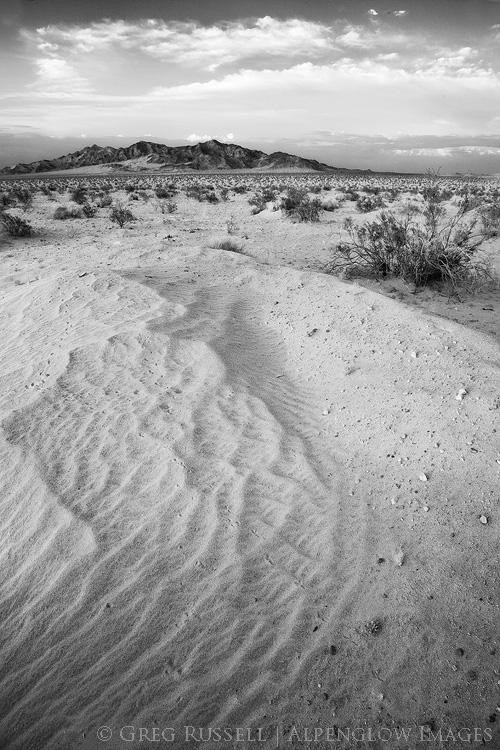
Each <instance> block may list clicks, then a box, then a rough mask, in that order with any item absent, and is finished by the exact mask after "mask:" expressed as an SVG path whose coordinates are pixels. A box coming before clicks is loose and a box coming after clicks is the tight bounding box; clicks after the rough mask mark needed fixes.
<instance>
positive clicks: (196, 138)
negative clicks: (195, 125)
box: [184, 133, 212, 143]
mask: <svg viewBox="0 0 500 750" xmlns="http://www.w3.org/2000/svg"><path fill="white" fill-rule="evenodd" d="M184 140H185V141H191V143H199V142H200V141H211V140H212V136H211V135H207V134H206V133H205V135H197V134H196V133H191V135H187V136H186V137H185V138H184Z"/></svg>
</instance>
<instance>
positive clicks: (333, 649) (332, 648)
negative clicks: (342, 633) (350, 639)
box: [330, 644, 337, 656]
mask: <svg viewBox="0 0 500 750" xmlns="http://www.w3.org/2000/svg"><path fill="white" fill-rule="evenodd" d="M336 653H337V646H334V645H333V644H332V645H331V646H330V656H335V654H336Z"/></svg>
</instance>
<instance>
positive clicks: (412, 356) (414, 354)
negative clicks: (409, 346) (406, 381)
mask: <svg viewBox="0 0 500 750" xmlns="http://www.w3.org/2000/svg"><path fill="white" fill-rule="evenodd" d="M410 356H411V358H412V359H416V358H417V357H418V354H417V352H412V353H411V354H410Z"/></svg>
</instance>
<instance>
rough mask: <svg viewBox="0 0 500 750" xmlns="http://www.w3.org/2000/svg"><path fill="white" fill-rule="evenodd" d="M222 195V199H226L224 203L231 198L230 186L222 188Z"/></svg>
mask: <svg viewBox="0 0 500 750" xmlns="http://www.w3.org/2000/svg"><path fill="white" fill-rule="evenodd" d="M220 197H221V200H223V201H224V203H225V202H226V201H227V200H228V199H229V188H228V187H223V188H221V191H220Z"/></svg>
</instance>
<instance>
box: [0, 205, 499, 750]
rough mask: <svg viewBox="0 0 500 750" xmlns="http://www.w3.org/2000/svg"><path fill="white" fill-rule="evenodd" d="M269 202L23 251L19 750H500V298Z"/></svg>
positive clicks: (7, 281) (9, 260)
mask: <svg viewBox="0 0 500 750" xmlns="http://www.w3.org/2000/svg"><path fill="white" fill-rule="evenodd" d="M125 197H126V196H125V195H123V196H122V198H123V199H125ZM247 199H248V196H246V195H231V196H230V198H229V200H228V201H227V202H224V203H223V202H220V203H218V204H215V205H209V204H207V203H198V202H197V201H195V200H194V199H190V198H187V197H185V196H179V197H178V198H177V199H176V200H177V203H178V210H177V211H176V212H175V213H172V214H162V213H161V211H159V210H154V208H153V205H152V203H151V201H149V202H144V201H140V202H136V203H134V205H133V206H131V208H132V210H133V212H134V213H135V214H136V216H137V219H138V220H137V221H135V222H133V223H131V224H127V225H125V227H123V228H122V229H120V228H118V227H117V226H116V225H113V224H112V223H111V222H110V220H109V216H108V211H105V210H104V209H103V210H100V211H99V213H98V215H97V216H96V217H95V218H91V219H74V220H67V221H56V220H53V219H51V218H49V217H50V216H51V212H53V209H54V207H55V206H56V205H57V204H55V203H49V201H48V199H47V198H46V197H45V196H41V195H38V196H37V198H36V200H35V205H34V207H33V208H32V209H30V211H29V219H30V221H31V222H32V224H33V226H34V227H35V228H36V229H37V232H36V234H35V235H34V236H33V237H28V238H21V239H4V240H3V244H2V248H1V250H0V262H1V276H0V304H1V316H0V326H1V331H0V336H1V341H2V347H1V351H0V356H1V365H0V372H1V386H2V387H1V389H0V409H1V412H0V418H1V426H2V429H1V432H0V469H1V484H2V489H1V493H0V503H1V527H0V528H1V537H0V539H1V543H0V556H1V567H0V570H1V580H0V583H1V586H0V614H1V622H2V627H1V649H0V655H1V663H2V667H1V670H0V696H1V697H0V703H1V708H2V710H1V716H0V736H1V737H2V738H3V739H2V740H1V741H0V746H1V747H2V748H13V749H15V750H18V749H19V750H32V749H37V750H38V749H39V748H43V749H44V750H53V749H55V748H60V749H61V750H72V749H73V748H83V749H85V750H90V749H92V750H96V749H97V748H104V747H106V748H125V747H135V746H137V747H144V746H156V745H160V746H162V747H163V746H165V747H174V748H194V747H202V746H203V747H205V748H211V749H212V748H216V747H217V748H220V747H231V748H233V747H235V748H242V747H246V748H250V747H259V748H261V747H262V748H266V750H270V749H271V748H277V747H278V748H299V747H311V748H315V749H316V750H321V749H322V748H326V747H337V748H347V747H367V748H371V749H373V750H381V749H382V748H388V749H389V750H394V749H396V748H397V749H398V750H402V749H403V748H404V749H406V748H408V749H409V750H413V748H420V747H427V748H429V747H443V746H444V747H446V746H449V747H453V748H462V747H464V748H470V747H471V746H472V747H483V746H487V747H491V748H497V747H500V644H499V638H500V610H499V606H500V589H499V583H500V581H499V544H498V538H499V537H498V531H499V528H500V507H499V500H500V482H499V473H500V441H499V435H498V432H497V430H498V431H499V432H500V420H499V415H500V410H499V409H500V367H499V365H500V349H499V341H500V323H499V320H500V316H499V313H500V292H499V291H494V290H489V291H483V292H480V293H478V294H477V295H475V296H474V297H464V298H463V299H462V300H461V301H459V300H457V299H453V298H448V297H447V296H446V295H442V294H440V293H439V292H438V291H436V290H424V291H421V290H415V289H412V288H410V287H409V286H408V285H405V284H403V283H401V282H398V281H394V280H391V279H388V280H386V281H383V282H377V281H374V280H360V281H342V280H340V279H339V278H337V277H335V276H332V275H328V274H325V273H323V272H322V271H321V268H322V266H323V264H324V263H325V262H326V261H327V260H328V258H329V257H330V248H331V246H332V244H334V242H335V241H336V240H337V239H338V237H339V231H340V225H341V223H342V220H343V218H344V217H345V216H346V215H348V214H349V212H350V213H351V214H353V215H354V214H356V212H355V210H354V209H353V204H344V205H343V206H342V207H341V208H339V209H338V211H334V212H331V213H325V214H323V216H322V219H321V221H320V222H319V223H317V224H307V223H302V224H294V223H292V222H290V221H289V220H288V219H286V218H284V217H283V216H282V214H281V212H280V211H272V209H271V207H268V208H267V209H266V210H265V211H262V212H261V213H259V214H257V215H252V214H251V211H250V207H249V205H248V200H247ZM61 200H63V199H61ZM365 218H366V217H365V216H359V215H358V216H357V218H356V220H357V221H361V220H364V219H365ZM228 220H231V221H232V224H233V225H232V231H233V232H234V234H233V235H232V237H233V238H234V239H235V240H237V241H239V242H241V244H242V246H243V253H234V252H228V251H225V250H221V249H214V248H213V247H210V245H213V244H216V243H215V242H214V240H217V239H220V238H221V237H224V236H226V230H227V221H228ZM489 245H490V248H491V250H492V252H494V253H496V257H500V241H499V240H498V238H497V239H492V240H491V241H489ZM460 389H464V390H465V391H466V394H465V395H464V396H463V398H462V399H461V400H457V398H456V397H457V394H458V392H459V391H460ZM481 517H483V522H482V521H481V520H480V519H481ZM485 520H486V521H487V523H484V521H485ZM100 727H108V728H109V730H110V731H111V733H112V737H111V739H108V737H109V733H108V736H105V734H106V731H107V730H105V731H104V734H102V733H101V735H100V736H101V737H102V739H99V738H98V736H97V731H98V729H99V728H100ZM123 727H125V729H123ZM185 727H188V730H186V729H185ZM189 727H191V728H192V730H191V729H189ZM218 727H220V728H227V732H226V734H225V735H221V738H220V740H219V739H218V736H217V734H216V733H215V732H214V729H215V728H218ZM238 727H240V728H243V729H244V731H243V729H242V733H240V734H239V735H237V733H236V728H238ZM141 728H142V729H141ZM168 728H171V729H172V730H174V731H175V738H173V736H172V733H171V732H170V730H169V729H168ZM201 728H203V729H204V730H205V734H202V733H201V731H200V730H201ZM209 728H212V735H211V736H210V735H209V734H207V731H208V729H209ZM258 728H261V731H260V734H259V733H258ZM356 728H362V729H363V730H364V732H365V734H364V735H363V734H361V730H360V729H358V730H357V734H354V730H355V729H356ZM402 728H404V729H406V731H407V737H406V739H405V737H404V736H403V737H402V738H400V739H398V735H397V731H400V730H401V729H402ZM463 728H469V730H470V733H469V734H467V732H466V731H465V729H463ZM315 729H316V734H314V732H315ZM460 729H462V731H461V734H459V733H458V730H460ZM319 730H321V732H320V731H319ZM186 731H187V732H188V734H187V735H186ZM328 731H329V732H330V734H329V735H328V734H327V732H328ZM340 731H342V732H343V733H344V734H343V735H342V734H341V735H339V732H340ZM369 731H370V732H371V735H369V734H368V732H369ZM161 732H163V733H164V734H163V738H162V736H161ZM439 732H441V736H439ZM450 732H451V733H452V734H451V735H450V734H449V733H450ZM158 733H160V734H158ZM399 736H400V737H401V735H399ZM468 736H469V737H470V739H469V740H468V739H467V737H468ZM155 737H160V739H159V740H158V741H156V745H155V744H153V743H154V742H155ZM343 737H344V738H343ZM332 738H333V739H332ZM370 738H371V739H370ZM446 738H447V739H446ZM452 738H453V739H452ZM490 738H491V741H489V740H490ZM202 739H204V740H205V741H203V742H202V741H201V740H202ZM440 739H445V740H446V742H443V743H441V742H440ZM105 740H106V741H105ZM363 743H364V744H363Z"/></svg>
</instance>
